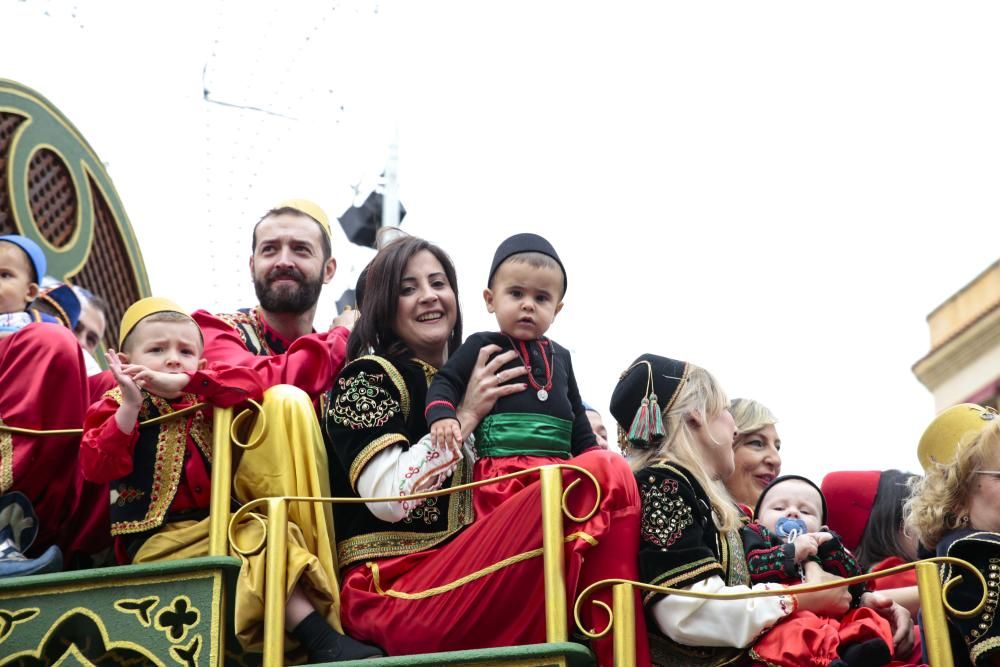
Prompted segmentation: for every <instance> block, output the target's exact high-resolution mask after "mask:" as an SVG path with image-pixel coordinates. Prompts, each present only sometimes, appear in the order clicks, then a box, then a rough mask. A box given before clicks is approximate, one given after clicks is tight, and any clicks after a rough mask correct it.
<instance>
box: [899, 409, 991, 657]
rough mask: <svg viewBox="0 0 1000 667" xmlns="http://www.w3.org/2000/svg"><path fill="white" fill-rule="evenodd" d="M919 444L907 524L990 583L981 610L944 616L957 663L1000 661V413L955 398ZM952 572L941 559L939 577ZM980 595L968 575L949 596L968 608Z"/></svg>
mask: <svg viewBox="0 0 1000 667" xmlns="http://www.w3.org/2000/svg"><path fill="white" fill-rule="evenodd" d="M920 444H921V447H920V455H921V456H920V458H921V463H923V464H924V466H925V472H926V475H925V476H924V478H923V479H918V480H917V481H916V483H915V484H914V488H913V495H912V496H911V498H910V500H909V502H907V505H906V510H905V512H906V525H907V528H909V529H910V530H911V531H912V532H914V533H915V534H916V537H917V538H918V539H919V540H920V542H921V543H922V544H923V545H924V546H925V547H927V548H929V549H934V550H936V552H937V555H939V556H952V557H954V558H961V559H963V560H966V561H968V562H970V563H972V564H973V565H974V566H975V567H976V568H977V569H979V570H980V571H981V572H982V573H983V576H984V577H985V578H986V581H987V582H988V583H987V586H988V593H989V596H990V597H989V599H988V600H987V603H986V606H985V607H984V608H983V610H982V611H981V612H980V613H979V614H977V615H975V616H973V617H972V618H965V619H963V618H954V617H951V616H949V618H948V623H949V631H950V635H951V643H952V652H953V653H954V655H955V664H956V665H996V664H1000V627H998V626H997V624H996V623H995V622H994V616H995V614H996V611H997V610H996V607H997V597H998V595H1000V576H998V575H1000V418H998V417H997V414H996V413H995V412H993V411H991V410H988V409H986V408H983V407H980V406H978V405H973V404H962V405H957V406H954V407H952V408H949V409H948V410H945V411H944V412H943V413H941V414H940V415H939V416H938V417H937V418H936V419H935V420H934V421H933V422H931V425H930V426H928V428H927V431H925V433H924V437H923V438H922V439H921V443H920ZM954 574H959V575H961V574H963V572H962V571H961V570H960V569H956V570H955V572H954ZM951 576H953V573H952V572H951V567H950V566H946V567H945V568H944V569H943V571H942V577H943V579H942V580H945V579H947V578H950V577H951ZM981 597H982V587H981V586H980V585H979V583H978V581H976V580H974V579H973V578H972V577H970V576H968V575H967V574H966V575H964V576H963V577H962V581H961V582H960V583H959V584H958V585H956V586H954V587H953V588H952V589H951V591H950V592H949V594H948V601H949V602H950V603H951V604H952V606H954V607H955V608H956V609H972V608H973V607H975V606H976V605H977V604H978V603H979V600H980V599H981Z"/></svg>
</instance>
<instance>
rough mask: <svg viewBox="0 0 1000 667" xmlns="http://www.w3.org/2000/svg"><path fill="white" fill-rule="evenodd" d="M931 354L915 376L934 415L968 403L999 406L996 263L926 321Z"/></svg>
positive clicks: (999, 264) (999, 275) (999, 282)
mask: <svg viewBox="0 0 1000 667" xmlns="http://www.w3.org/2000/svg"><path fill="white" fill-rule="evenodd" d="M927 325H928V328H929V329H930V337H931V349H930V352H928V353H927V355H925V356H924V357H923V358H922V359H920V360H919V361H918V362H917V363H916V364H914V366H913V372H914V373H915V374H916V376H917V378H918V379H919V380H920V381H921V382H922V383H923V385H924V386H925V387H927V389H928V390H929V391H930V392H931V394H933V396H934V403H935V406H936V407H937V409H938V411H940V410H943V409H945V408H947V407H950V406H952V405H955V404H956V403H963V402H970V403H979V404H981V405H991V406H992V407H1000V405H998V402H1000V260H997V261H996V262H994V263H993V264H992V265H991V266H990V267H989V268H987V269H986V270H985V271H983V272H982V273H980V274H979V275H978V276H976V278H975V279H973V280H972V282H970V283H969V284H968V285H966V286H965V287H963V288H962V289H961V290H959V291H958V292H956V293H955V294H954V295H952V296H951V297H949V298H948V300H947V301H945V302H944V303H942V304H941V305H940V306H938V307H937V308H935V309H934V311H933V312H932V313H931V314H930V315H928V316H927Z"/></svg>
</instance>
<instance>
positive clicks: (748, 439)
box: [725, 398, 781, 508]
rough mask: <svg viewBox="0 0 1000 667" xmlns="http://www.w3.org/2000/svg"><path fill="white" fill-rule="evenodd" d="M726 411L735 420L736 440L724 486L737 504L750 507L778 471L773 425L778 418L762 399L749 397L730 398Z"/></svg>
mask: <svg viewBox="0 0 1000 667" xmlns="http://www.w3.org/2000/svg"><path fill="white" fill-rule="evenodd" d="M729 412H730V413H731V414H732V415H733V419H734V420H735V421H736V440H735V441H734V442H733V472H732V474H731V475H729V476H728V477H726V480H725V482H726V489H727V490H728V491H729V495H731V496H732V497H733V500H735V501H736V502H738V503H739V504H741V505H744V506H745V507H748V508H749V507H754V506H756V505H757V500H758V499H759V498H760V493H761V491H763V490H764V488H765V487H766V486H767V485H768V484H770V483H771V482H773V481H774V480H775V479H776V478H777V477H778V476H779V475H780V474H781V438H779V437H778V431H777V429H776V428H775V426H774V425H775V424H776V423H778V419H777V417H775V416H774V413H772V412H771V411H770V410H768V409H767V406H765V405H764V404H763V403H759V402H758V401H754V400H752V399H749V398H734V399H733V400H732V402H730V404H729Z"/></svg>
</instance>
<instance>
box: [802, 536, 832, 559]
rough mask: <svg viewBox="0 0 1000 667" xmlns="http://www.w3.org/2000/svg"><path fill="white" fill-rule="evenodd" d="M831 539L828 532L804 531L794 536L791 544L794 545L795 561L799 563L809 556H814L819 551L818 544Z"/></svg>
mask: <svg viewBox="0 0 1000 667" xmlns="http://www.w3.org/2000/svg"><path fill="white" fill-rule="evenodd" d="M832 539H833V535H831V534H830V533H805V534H804V535H799V536H798V537H796V538H795V539H794V540H793V541H792V544H794V545H795V562H796V563H801V562H802V561H804V560H805V559H806V558H809V557H810V556H815V555H816V553H817V552H818V551H819V545H821V544H823V543H824V542H828V541H830V540H832Z"/></svg>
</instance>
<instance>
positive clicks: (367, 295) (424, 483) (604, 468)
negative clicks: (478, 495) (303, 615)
mask: <svg viewBox="0 0 1000 667" xmlns="http://www.w3.org/2000/svg"><path fill="white" fill-rule="evenodd" d="M460 341H461V314H460V311H459V307H458V296H457V287H456V279H455V271H454V268H453V266H452V263H451V260H450V259H449V258H448V256H447V255H446V254H445V253H444V252H443V251H442V250H441V249H440V248H438V247H437V246H434V245H432V244H430V243H428V242H427V241H424V240H422V239H419V238H414V237H403V238H401V239H398V240H395V241H393V242H391V243H389V244H387V245H386V246H385V247H384V248H383V249H382V250H380V251H379V253H378V254H377V255H376V256H375V259H374V260H372V262H371V264H370V265H369V267H368V274H367V277H366V279H365V284H364V299H363V300H362V303H361V317H360V319H359V320H358V323H357V325H356V326H355V328H354V331H353V332H352V334H351V338H350V341H349V342H348V357H349V358H350V359H351V360H352V361H351V362H350V363H348V365H347V366H346V367H345V368H344V370H343V371H342V372H341V374H340V376H339V377H338V379H337V380H336V382H335V383H334V387H333V389H332V391H331V392H330V393H329V394H328V395H327V397H326V400H325V401H324V404H323V407H322V415H321V421H322V424H323V431H324V437H325V439H326V445H327V449H328V452H329V460H330V475H331V485H332V487H333V491H334V495H336V496H354V497H362V498H371V497H386V496H399V495H410V494H413V493H417V492H421V491H428V490H432V489H440V488H451V487H454V486H457V485H459V484H463V483H466V482H469V481H470V480H471V477H472V467H473V463H474V461H475V449H474V443H475V436H474V432H475V429H476V426H477V425H478V424H479V422H480V420H481V419H482V418H483V417H484V416H485V415H486V414H488V413H489V411H490V409H491V408H492V406H493V404H494V402H495V401H496V400H497V399H498V398H499V397H501V396H505V395H509V394H512V393H515V392H518V391H522V390H523V389H524V388H525V386H526V385H525V384H524V383H523V382H519V381H518V379H519V378H520V377H521V376H522V375H524V373H525V369H524V368H523V366H521V367H517V368H507V367H506V365H507V364H509V363H511V362H512V361H514V359H515V356H514V355H515V353H513V352H511V353H507V354H501V355H497V356H496V357H494V358H492V359H490V355H491V354H495V353H496V352H497V351H498V348H496V346H491V347H486V348H484V349H483V351H482V352H481V353H480V356H479V360H478V362H477V364H476V367H475V370H474V372H473V374H472V377H471V378H470V381H469V385H468V389H467V390H466V393H465V397H464V399H463V401H462V402H461V404H460V405H459V406H458V419H459V423H460V426H461V429H462V448H461V449H460V450H459V449H457V448H456V449H450V448H448V446H447V445H445V443H434V442H432V440H431V438H430V437H429V435H428V430H429V429H428V426H427V422H426V420H425V418H424V404H425V401H426V396H427V387H428V385H429V383H430V380H431V379H432V378H433V377H434V375H435V374H436V373H437V369H438V368H440V367H441V365H442V364H443V363H444V361H445V360H446V359H447V358H448V355H449V354H450V353H451V352H452V351H453V350H454V349H455V348H456V346H457V345H458V344H459V342H460ZM512 380H513V381H516V383H515V384H510V382H511V381H512ZM568 463H570V464H573V465H577V466H580V467H582V468H585V469H587V470H588V471H589V472H590V473H591V474H593V475H594V477H595V478H596V479H597V480H598V482H599V483H600V485H601V496H600V500H599V505H598V508H597V511H596V512H595V513H594V514H593V516H592V517H590V518H589V519H587V520H585V521H581V522H574V521H572V520H569V519H567V520H565V521H564V523H565V525H566V531H565V532H566V560H565V567H566V581H567V591H566V592H567V600H568V601H570V602H572V601H573V600H574V599H575V597H576V593H578V592H579V591H581V590H583V588H584V587H585V586H587V585H588V584H589V583H592V582H594V581H597V580H600V579H605V578H616V577H621V578H629V579H635V578H636V577H637V575H638V572H637V565H636V559H635V554H636V550H637V547H638V541H639V536H638V531H639V506H640V501H639V497H638V494H637V489H636V485H635V481H634V479H633V478H632V475H631V473H630V471H629V469H628V466H627V465H626V464H625V462H624V460H623V459H622V458H621V457H618V456H616V455H614V454H611V453H609V452H606V451H602V450H596V449H595V450H591V451H588V452H585V453H584V454H582V455H580V456H577V457H575V458H573V459H570V460H569V461H568ZM581 476H582V475H581V474H579V473H577V472H575V471H571V470H564V472H563V483H564V485H566V486H568V484H569V483H571V482H572V481H573V480H577V479H580V477H581ZM581 481H582V483H581V484H578V485H577V487H576V488H574V489H573V490H572V492H571V493H569V494H568V496H567V497H566V498H565V504H566V506H567V508H568V510H569V511H570V512H571V513H572V514H573V515H575V516H578V517H579V516H584V515H586V514H587V513H588V512H589V511H590V509H591V508H592V507H593V506H594V503H595V502H596V501H597V497H596V496H595V490H594V489H593V485H592V484H591V483H590V482H589V481H588V480H586V479H583V480H581ZM540 498H541V494H540V492H539V483H538V481H537V476H534V477H533V478H532V480H531V481H530V483H527V484H526V485H525V486H524V488H521V489H520V490H516V491H512V492H511V494H510V495H509V497H507V498H506V499H505V500H503V502H502V503H500V504H499V506H498V507H497V508H496V509H494V510H493V511H492V512H491V513H490V514H488V515H486V516H484V517H477V516H475V514H474V511H473V503H472V492H471V491H469V490H465V491H459V492H456V493H453V494H451V495H447V496H441V497H438V498H434V499H430V500H427V501H425V502H423V503H411V502H385V503H366V504H357V505H337V506H335V508H334V512H335V518H336V530H337V537H338V541H337V551H338V557H339V565H340V568H341V573H342V584H341V595H342V598H341V611H342V621H343V624H344V627H345V628H349V629H350V630H348V631H349V632H350V633H351V634H352V636H355V637H358V638H361V637H363V638H365V641H370V642H373V643H375V644H377V645H379V646H381V647H382V648H383V649H385V651H386V652H387V653H388V654H389V655H406V654H413V653H426V652H433V651H448V650H458V649H469V648H485V647H493V646H508V645H515V644H531V643H539V642H542V641H544V640H545V605H544V604H543V603H542V600H541V591H542V590H543V584H542V581H543V578H542V564H541V548H540V547H541V531H540V530H539V523H538V522H539V520H540V517H541V511H540ZM609 597H610V596H609V595H598V596H597V598H598V599H602V598H603V600H604V601H605V602H608V601H609ZM593 608H594V607H593V606H591V605H587V606H586V607H585V608H584V617H585V619H586V622H587V623H588V624H589V625H591V626H595V625H596V626H598V627H600V626H601V625H602V624H603V622H604V621H603V620H602V619H594V622H590V620H589V616H590V612H591V610H592V609H593ZM642 629H643V628H640V630H642ZM640 636H641V635H640ZM594 648H595V651H596V652H597V654H598V658H599V661H600V663H601V664H611V662H612V659H611V646H610V641H609V640H600V641H598V642H595V646H594ZM640 660H642V661H643V662H644V661H645V651H644V647H641V648H640Z"/></svg>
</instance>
